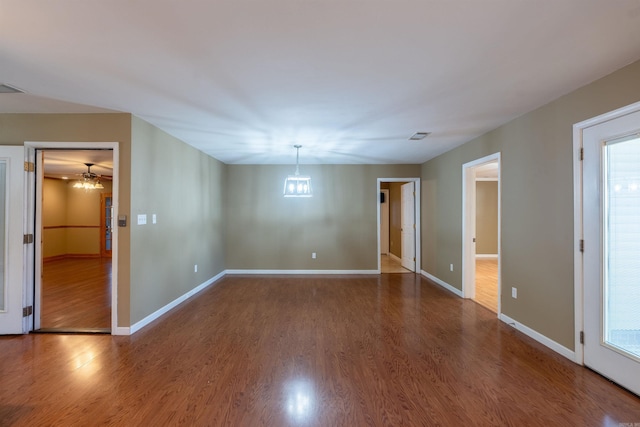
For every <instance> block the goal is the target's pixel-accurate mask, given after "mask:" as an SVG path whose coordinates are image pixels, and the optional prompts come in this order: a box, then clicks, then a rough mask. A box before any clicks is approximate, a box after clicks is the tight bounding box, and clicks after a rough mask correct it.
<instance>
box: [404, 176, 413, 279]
mask: <svg viewBox="0 0 640 427" xmlns="http://www.w3.org/2000/svg"><path fill="white" fill-rule="evenodd" d="M401 215H402V231H401V232H402V266H403V267H404V268H406V269H407V270H410V271H416V231H415V229H416V215H415V185H414V183H413V182H408V183H406V184H403V185H402V207H401Z"/></svg>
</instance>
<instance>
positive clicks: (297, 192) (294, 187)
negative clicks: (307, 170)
mask: <svg viewBox="0 0 640 427" xmlns="http://www.w3.org/2000/svg"><path fill="white" fill-rule="evenodd" d="M294 147H295V149H296V173H295V175H289V176H288V177H287V179H285V180H284V197H312V196H313V191H312V190H311V177H310V176H305V175H300V168H299V160H300V147H302V145H294Z"/></svg>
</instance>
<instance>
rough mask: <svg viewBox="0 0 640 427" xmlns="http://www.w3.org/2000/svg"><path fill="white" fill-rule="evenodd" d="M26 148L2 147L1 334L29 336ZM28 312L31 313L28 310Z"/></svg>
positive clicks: (0, 237) (0, 191)
mask: <svg viewBox="0 0 640 427" xmlns="http://www.w3.org/2000/svg"><path fill="white" fill-rule="evenodd" d="M24 174H25V172H24V147H7V146H2V147H0V334H22V333H25V332H27V329H25V326H26V323H25V322H24V320H23V319H24V318H25V317H27V316H28V315H29V312H28V311H27V313H25V314H27V316H23V307H24V303H25V294H24V291H25V287H24V281H23V277H24V276H23V274H24V253H23V245H24V241H23V212H24ZM27 310H28V309H27Z"/></svg>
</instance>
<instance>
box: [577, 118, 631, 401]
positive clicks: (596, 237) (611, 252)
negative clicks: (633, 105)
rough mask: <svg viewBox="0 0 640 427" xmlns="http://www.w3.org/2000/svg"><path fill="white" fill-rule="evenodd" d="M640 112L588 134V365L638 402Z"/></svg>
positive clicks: (585, 169) (586, 131) (585, 231)
mask: <svg viewBox="0 0 640 427" xmlns="http://www.w3.org/2000/svg"><path fill="white" fill-rule="evenodd" d="M639 132H640V112H635V113H632V114H627V115H624V116H622V117H618V118H616V119H613V120H609V121H606V122H604V123H600V124H598V125H595V126H591V127H588V128H586V129H584V132H583V148H584V160H583V190H582V191H583V194H582V198H583V238H584V254H583V257H584V258H583V266H584V267H583V268H584V271H583V277H584V279H583V280H584V285H583V286H584V364H585V365H586V366H589V367H590V368H592V369H594V370H596V371H598V372H600V373H601V374H603V375H604V376H606V377H608V378H610V379H611V380H613V381H615V382H617V383H619V384H620V385H622V386H623V387H626V388H627V389H629V390H631V391H632V392H634V393H636V394H640V134H639Z"/></svg>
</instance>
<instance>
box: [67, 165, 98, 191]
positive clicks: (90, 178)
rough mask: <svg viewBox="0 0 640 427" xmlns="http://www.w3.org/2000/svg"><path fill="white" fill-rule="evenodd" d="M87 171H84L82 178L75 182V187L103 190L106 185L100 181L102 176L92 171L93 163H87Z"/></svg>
mask: <svg viewBox="0 0 640 427" xmlns="http://www.w3.org/2000/svg"><path fill="white" fill-rule="evenodd" d="M84 165H85V166H86V167H87V171H86V172H83V173H82V179H81V180H78V181H76V182H75V184H73V188H84V189H85V190H102V189H104V185H102V183H101V182H100V177H99V176H98V175H96V174H95V173H93V172H91V166H93V163H85V164H84Z"/></svg>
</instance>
